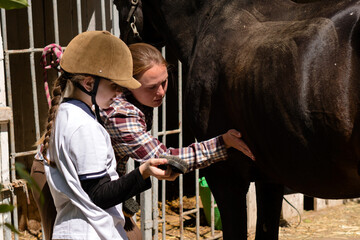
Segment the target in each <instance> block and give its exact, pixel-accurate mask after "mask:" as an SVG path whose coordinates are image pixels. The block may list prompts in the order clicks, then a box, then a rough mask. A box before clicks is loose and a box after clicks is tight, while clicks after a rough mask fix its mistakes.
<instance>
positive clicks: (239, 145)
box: [222, 129, 255, 160]
mask: <svg viewBox="0 0 360 240" xmlns="http://www.w3.org/2000/svg"><path fill="white" fill-rule="evenodd" d="M222 137H223V139H224V142H225V146H226V147H227V148H230V147H233V148H236V149H237V150H239V151H241V152H242V153H244V154H245V155H246V156H248V157H249V158H251V159H252V160H255V157H254V155H253V154H252V152H251V151H250V149H249V147H248V146H247V145H246V143H245V142H244V141H243V140H242V139H241V133H240V132H238V131H236V130H235V129H230V130H229V131H227V133H225V134H223V135H222Z"/></svg>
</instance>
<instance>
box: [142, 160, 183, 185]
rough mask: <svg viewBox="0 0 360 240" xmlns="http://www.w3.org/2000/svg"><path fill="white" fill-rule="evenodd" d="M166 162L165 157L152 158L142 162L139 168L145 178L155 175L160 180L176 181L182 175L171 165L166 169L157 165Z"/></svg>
mask: <svg viewBox="0 0 360 240" xmlns="http://www.w3.org/2000/svg"><path fill="white" fill-rule="evenodd" d="M166 163H167V159H165V158H151V159H149V160H147V161H145V162H144V163H143V164H141V166H140V167H139V170H140V173H141V175H142V176H143V178H144V179H146V178H148V177H150V176H154V177H156V178H157V179H159V180H168V181H174V180H175V179H176V178H177V177H178V176H179V175H180V174H179V173H175V172H173V171H172V169H171V167H170V166H168V167H167V169H166V170H162V169H160V168H158V167H157V166H158V165H161V164H166Z"/></svg>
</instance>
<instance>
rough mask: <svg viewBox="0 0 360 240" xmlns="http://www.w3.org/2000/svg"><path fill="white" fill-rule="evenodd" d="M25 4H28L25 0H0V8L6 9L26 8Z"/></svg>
mask: <svg viewBox="0 0 360 240" xmlns="http://www.w3.org/2000/svg"><path fill="white" fill-rule="evenodd" d="M27 6H29V5H28V2H27V0H0V8H5V9H6V10H10V9H17V8H26V7H27Z"/></svg>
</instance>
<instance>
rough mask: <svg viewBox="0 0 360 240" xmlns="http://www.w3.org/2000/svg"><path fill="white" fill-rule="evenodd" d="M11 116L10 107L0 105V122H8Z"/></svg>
mask: <svg viewBox="0 0 360 240" xmlns="http://www.w3.org/2000/svg"><path fill="white" fill-rule="evenodd" d="M12 117H13V114H12V110H11V108H10V107H0V124H4V123H7V122H9V121H10V120H11V119H12Z"/></svg>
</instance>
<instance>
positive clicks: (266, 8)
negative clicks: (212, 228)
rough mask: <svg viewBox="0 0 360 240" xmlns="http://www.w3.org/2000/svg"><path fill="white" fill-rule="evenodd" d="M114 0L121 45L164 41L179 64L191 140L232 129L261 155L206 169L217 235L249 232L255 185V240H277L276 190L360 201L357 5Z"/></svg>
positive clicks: (312, 0)
mask: <svg viewBox="0 0 360 240" xmlns="http://www.w3.org/2000/svg"><path fill="white" fill-rule="evenodd" d="M114 3H115V4H116V5H117V7H118V10H119V15H120V17H119V18H120V30H121V38H122V39H123V40H124V41H125V42H127V43H131V42H135V41H139V40H140V38H139V36H141V38H142V39H141V40H143V41H145V42H149V43H153V44H155V43H156V44H157V45H163V44H164V43H166V44H167V45H169V46H170V47H171V48H172V49H173V51H174V52H175V53H176V55H177V56H178V58H179V59H180V60H181V62H182V63H183V66H184V67H185V69H186V72H187V76H186V87H185V94H184V99H185V112H186V114H187V116H188V119H189V121H190V123H191V126H192V129H193V132H194V134H195V136H196V138H197V139H199V140H204V139H207V138H209V137H212V136H215V135H218V134H219V133H221V132H223V131H225V130H226V129H229V128H235V129H238V130H239V131H240V132H241V133H242V135H243V138H244V139H245V141H246V143H247V144H248V145H249V147H250V148H251V150H252V152H253V153H254V155H255V156H256V161H255V163H253V162H251V161H245V160H244V158H245V157H244V156H243V155H242V154H241V153H238V152H232V153H229V154H230V159H229V160H227V161H224V162H221V163H217V164H214V165H212V166H210V167H208V168H206V169H204V170H202V171H201V173H202V174H204V175H205V176H206V179H207V181H208V183H209V186H210V189H211V191H212V192H213V194H214V197H215V199H216V201H217V204H218V207H219V210H220V213H221V219H222V223H223V236H224V239H246V238H247V230H246V228H247V227H246V197H245V196H246V192H247V189H248V186H249V183H250V181H255V184H256V194H257V196H256V197H257V209H258V216H257V217H258V218H257V227H256V239H277V238H278V222H279V221H278V219H279V215H280V210H281V202H282V195H283V185H285V186H287V187H289V188H291V189H293V190H295V191H297V192H301V193H304V194H306V195H309V196H313V197H319V198H327V199H340V198H355V197H359V196H360V147H359V143H360V130H359V126H360V125H359V124H360V122H359V113H360V111H359V106H360V102H359V100H360V99H359V90H360V89H359V88H360V81H359V80H360V75H359V71H360V70H359V61H360V59H359V57H360V56H359V55H360V52H359V51H360V49H359V47H360V44H359V43H360V42H359V40H360V31H359V24H358V22H359V16H360V1H358V0H348V1H337V0H299V1H291V0H273V1H264V0H226V1H225V0H216V1H215V0H208V1H193V0H187V1H185V0H162V1H159V0H146V1H140V0H131V1H125V0H122V1H114ZM134 16H135V18H134ZM133 19H136V22H134V21H133ZM134 26H135V29H136V28H137V29H139V32H138V33H139V34H138V35H137V34H134V35H133V37H131V34H132V32H130V31H131V29H134ZM131 27H132V28H131ZM152 34H156V35H155V36H156V37H152ZM129 36H130V37H129ZM239 158H241V159H242V160H244V161H241V160H239Z"/></svg>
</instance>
